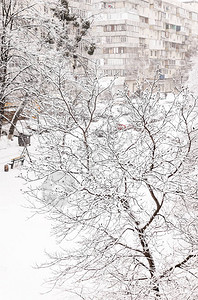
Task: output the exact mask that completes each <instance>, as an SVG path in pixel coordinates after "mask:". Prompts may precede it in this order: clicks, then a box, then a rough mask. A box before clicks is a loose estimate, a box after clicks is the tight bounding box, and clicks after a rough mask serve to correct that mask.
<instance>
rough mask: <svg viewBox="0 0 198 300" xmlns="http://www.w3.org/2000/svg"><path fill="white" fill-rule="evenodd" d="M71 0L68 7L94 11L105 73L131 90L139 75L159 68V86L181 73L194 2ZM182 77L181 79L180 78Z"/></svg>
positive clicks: (196, 32)
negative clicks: (125, 84)
mask: <svg viewBox="0 0 198 300" xmlns="http://www.w3.org/2000/svg"><path fill="white" fill-rule="evenodd" d="M79 1H80V0H75V1H70V5H71V9H72V10H73V11H74V12H78V10H79V13H80V14H81V15H82V16H88V15H89V16H91V15H92V16H93V19H94V23H93V36H95V40H96V44H97V50H96V52H95V58H96V59H97V60H98V62H99V64H100V66H101V68H102V70H103V72H104V74H105V75H106V76H107V77H109V78H113V77H117V79H116V84H117V85H118V86H122V85H123V84H124V83H127V84H128V86H129V87H130V89H131V90H134V89H135V86H136V81H137V79H138V78H140V79H141V78H147V79H148V80H151V79H152V78H153V76H154V74H155V72H156V70H159V72H160V84H161V90H162V91H163V90H164V91H165V90H166V91H168V90H171V88H172V86H173V85H174V83H173V78H180V79H181V80H182V77H185V70H186V66H187V60H188V59H189V56H190V55H191V53H192V52H193V51H195V49H196V45H197V41H198V3H197V2H196V1H187V2H186V3H181V2H177V0H175V1H174V2H173V1H171V0H165V1H161V0H125V1H124V0H108V1H101V0H92V1H91V0H84V3H82V0H81V1H80V2H79ZM183 80H185V78H183Z"/></svg>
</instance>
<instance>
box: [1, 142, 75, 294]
mask: <svg viewBox="0 0 198 300" xmlns="http://www.w3.org/2000/svg"><path fill="white" fill-rule="evenodd" d="M22 149H23V148H21V147H18V146H17V140H14V141H13V142H8V141H7V139H6V138H5V139H3V141H1V142H0V241H1V246H0V299H2V300H62V299H64V300H73V299H74V298H73V297H72V296H69V295H67V296H66V295H64V297H63V295H62V296H61V294H58V292H57V291H53V292H52V293H47V294H46V293H44V292H46V287H45V288H44V287H43V286H42V284H43V283H44V281H45V278H47V277H48V276H49V270H46V269H39V270H38V269H35V268H34V266H35V265H36V264H37V263H40V262H44V261H45V255H44V251H45V249H46V250H48V251H49V250H50V249H52V248H53V247H54V239H53V237H51V236H50V224H49V222H48V221H47V220H45V219H44V217H43V216H35V217H33V218H29V217H30V216H31V214H30V211H29V210H28V209H27V200H26V198H25V196H24V194H23V193H22V190H23V187H24V182H23V180H22V179H21V178H20V177H19V175H20V168H21V167H20V166H16V167H15V168H14V169H13V170H9V172H4V165H5V164H6V163H7V162H9V161H10V159H11V158H13V157H16V156H18V155H19V154H20V153H21V151H22ZM43 293H44V294H43Z"/></svg>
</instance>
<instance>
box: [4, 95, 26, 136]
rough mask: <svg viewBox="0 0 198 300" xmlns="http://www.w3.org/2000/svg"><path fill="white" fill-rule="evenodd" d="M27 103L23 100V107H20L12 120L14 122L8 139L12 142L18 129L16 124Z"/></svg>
mask: <svg viewBox="0 0 198 300" xmlns="http://www.w3.org/2000/svg"><path fill="white" fill-rule="evenodd" d="M26 102H27V100H26V99H25V100H23V102H22V103H21V105H20V106H19V107H18V109H17V111H16V112H15V114H14V116H13V118H12V121H11V125H10V128H9V133H8V139H9V140H12V138H13V134H14V130H15V128H16V124H17V122H18V120H19V118H20V116H21V114H22V112H23V110H24V108H25V105H26Z"/></svg>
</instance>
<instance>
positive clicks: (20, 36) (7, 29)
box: [0, 0, 95, 138]
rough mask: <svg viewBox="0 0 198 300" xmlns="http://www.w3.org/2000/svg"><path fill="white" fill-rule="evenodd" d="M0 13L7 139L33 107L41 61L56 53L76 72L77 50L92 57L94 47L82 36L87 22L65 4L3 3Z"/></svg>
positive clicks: (0, 111)
mask: <svg viewBox="0 0 198 300" xmlns="http://www.w3.org/2000/svg"><path fill="white" fill-rule="evenodd" d="M46 7H47V10H46ZM0 8H1V13H0V21H1V23H0V26H1V28H0V31H1V49H0V51H1V53H0V54H1V56H0V57H1V60H0V68H1V78H0V133H1V132H2V124H3V121H5V120H6V121H9V122H10V124H11V125H10V129H9V138H12V136H13V133H14V129H15V127H16V123H17V121H18V119H19V117H20V116H21V114H22V113H23V112H24V109H26V112H25V113H26V117H28V118H29V117H30V115H31V114H30V112H31V110H32V108H35V107H37V108H38V104H37V102H38V100H37V95H38V94H39V90H38V89H37V87H38V86H39V80H42V78H41V76H40V74H39V68H38V66H39V63H40V60H42V59H43V57H44V58H45V57H47V56H50V55H54V53H59V59H61V57H62V59H64V58H66V59H67V60H70V63H72V66H73V69H75V68H77V67H78V66H79V64H80V65H83V64H84V59H83V56H82V50H84V52H86V53H87V54H88V55H92V54H93V52H94V49H95V45H94V44H93V43H90V42H89V38H88V36H87V33H88V31H89V28H90V21H89V20H85V19H82V18H80V17H79V16H77V15H74V14H72V13H71V12H70V10H69V7H68V1H66V0H61V1H58V0H57V1H37V0H35V1H33V0H26V1H22V0H15V1H11V0H9V1H5V0H3V1H1V3H0ZM85 38H86V40H85ZM80 47H81V49H79V48H80ZM10 105H11V106H16V110H15V112H14V115H13V118H12V119H11V120H8V118H7V117H6V115H5V109H6V107H7V106H10Z"/></svg>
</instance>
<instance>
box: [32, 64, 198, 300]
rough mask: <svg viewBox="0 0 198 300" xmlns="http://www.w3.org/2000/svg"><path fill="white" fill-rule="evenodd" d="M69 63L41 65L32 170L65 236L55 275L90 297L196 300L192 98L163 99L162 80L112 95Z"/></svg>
mask: <svg viewBox="0 0 198 300" xmlns="http://www.w3.org/2000/svg"><path fill="white" fill-rule="evenodd" d="M49 68H51V69H50V70H51V72H49ZM66 69H67V67H66V66H65V65H64V63H63V62H62V61H59V63H56V64H55V63H54V65H53V64H52V63H51V64H50V65H48V66H47V64H46V63H45V64H43V70H42V71H43V72H44V74H46V76H45V78H46V82H47V83H48V85H49V87H50V92H49V94H48V97H47V98H46V97H43V98H45V101H44V100H43V101H41V103H42V107H41V111H42V112H43V113H42V115H41V119H40V124H39V126H40V128H39V132H40V134H39V135H38V140H39V145H38V149H37V155H36V156H35V157H34V159H33V163H32V165H31V168H30V173H29V175H28V176H27V179H28V180H29V181H30V182H31V180H32V181H33V182H34V185H33V184H30V186H31V188H30V194H31V196H32V197H33V198H32V200H31V201H32V204H33V206H34V208H35V209H37V210H38V212H40V213H46V214H47V216H48V217H49V218H50V219H51V220H52V223H53V230H54V234H55V236H56V238H57V240H58V241H59V242H60V251H59V252H58V253H54V254H50V255H49V257H50V260H49V263H48V264H47V265H46V266H51V267H52V269H53V271H54V275H53V276H52V282H53V283H54V284H55V285H57V286H60V287H62V288H63V290H70V291H72V292H73V293H75V294H76V295H79V299H86V300H88V299H94V300H95V299H108V300H110V299H119V300H121V299H127V300H128V299H133V300H134V299H138V300H143V299H149V300H151V299H163V300H165V299H169V300H173V299H180V300H186V299H196V298H197V297H198V289H197V276H198V272H197V270H198V264H197V253H198V252H197V250H198V249H197V247H198V234H197V225H198V224H197V213H198V209H197V197H198V195H197V174H198V173H197V167H196V162H197V148H196V133H197V131H196V126H197V124H196V118H197V113H196V109H195V108H196V99H194V98H193V97H191V96H190V95H189V93H188V91H187V90H182V91H181V92H180V93H179V94H178V95H174V96H172V98H169V99H167V100H166V101H165V100H163V99H161V96H160V93H158V91H157V87H156V86H157V82H156V81H155V82H154V83H153V84H151V85H150V86H149V87H148V88H147V89H146V90H143V89H142V88H141V86H140V88H139V93H138V94H132V95H129V92H128V90H127V89H126V91H125V92H124V93H123V94H122V95H119V96H117V99H114V97H112V94H111V92H110V90H109V89H108V88H104V86H102V85H101V84H100V82H101V81H100V78H99V76H98V75H97V73H96V74H93V73H92V72H90V73H89V72H88V71H87V72H86V75H85V76H81V77H79V78H78V81H76V78H75V76H73V75H72V74H68V72H67V71H65V70H66ZM43 84H44V83H43ZM41 90H42V89H41ZM35 182H37V183H36V185H35ZM33 186H35V188H33ZM34 199H35V200H34Z"/></svg>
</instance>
